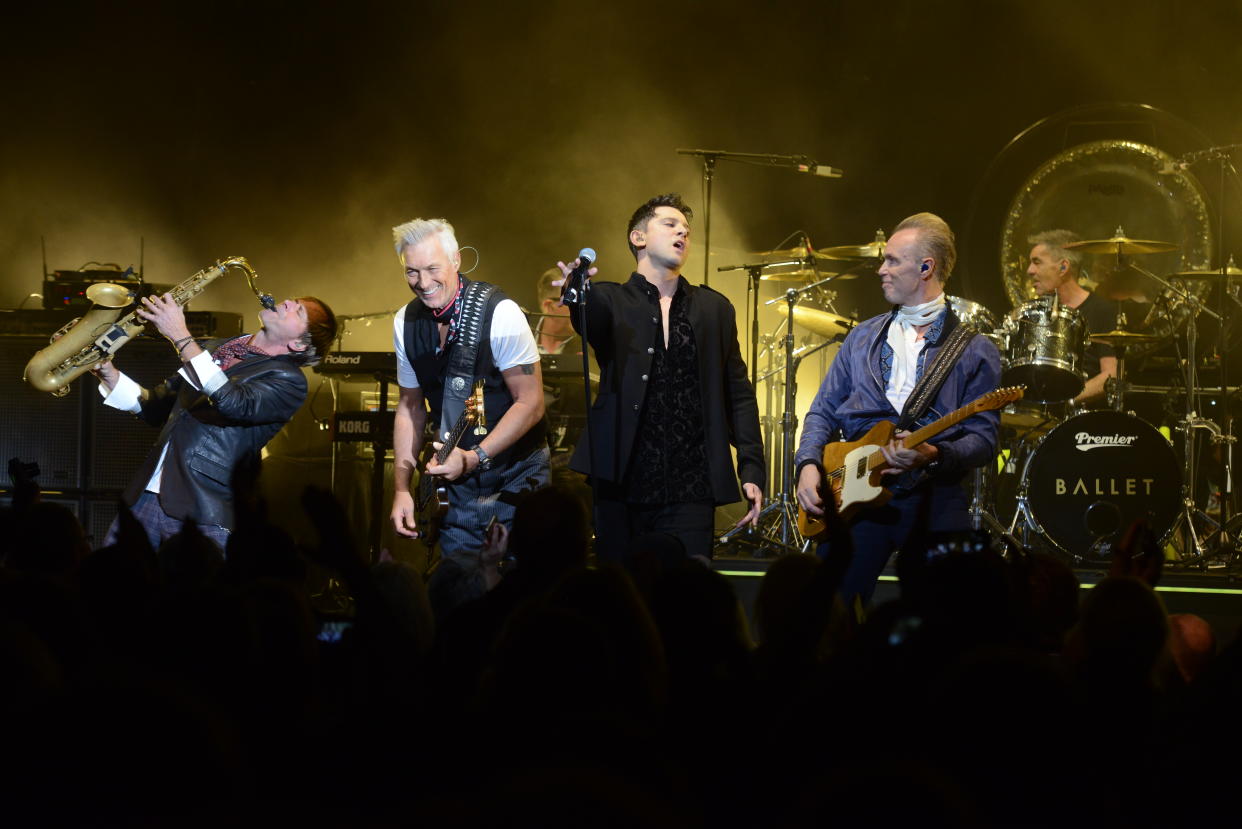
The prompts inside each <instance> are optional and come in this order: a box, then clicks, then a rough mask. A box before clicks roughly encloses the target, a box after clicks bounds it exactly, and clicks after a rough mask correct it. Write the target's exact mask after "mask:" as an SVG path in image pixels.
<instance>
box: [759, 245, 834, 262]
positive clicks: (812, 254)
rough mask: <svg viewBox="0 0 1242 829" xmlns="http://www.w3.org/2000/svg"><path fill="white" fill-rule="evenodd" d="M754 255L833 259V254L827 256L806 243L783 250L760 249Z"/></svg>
mask: <svg viewBox="0 0 1242 829" xmlns="http://www.w3.org/2000/svg"><path fill="white" fill-rule="evenodd" d="M752 256H769V257H771V258H773V259H831V258H832V257H831V256H825V255H824V254H822V253H820V252H819V251H817V250H814V249H813V248H808V247H806V246H805V245H798V246H797V247H793V248H784V249H782V250H760V251H755V252H754V253H753V254H752Z"/></svg>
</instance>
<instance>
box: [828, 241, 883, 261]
mask: <svg viewBox="0 0 1242 829" xmlns="http://www.w3.org/2000/svg"><path fill="white" fill-rule="evenodd" d="M885 244H886V243H885V242H868V243H867V244H865V245H837V246H835V247H831V248H823V249H822V250H820V251H819V252H818V253H819V255H820V256H823V257H824V258H825V259H880V258H882V257H883V256H884V245H885Z"/></svg>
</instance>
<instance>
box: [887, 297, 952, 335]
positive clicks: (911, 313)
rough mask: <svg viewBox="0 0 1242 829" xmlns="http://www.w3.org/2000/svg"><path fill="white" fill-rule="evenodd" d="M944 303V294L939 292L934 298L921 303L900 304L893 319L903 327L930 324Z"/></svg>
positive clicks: (942, 308) (938, 314) (941, 309)
mask: <svg viewBox="0 0 1242 829" xmlns="http://www.w3.org/2000/svg"><path fill="white" fill-rule="evenodd" d="M944 304H945V303H944V294H943V293H941V294H940V295H939V296H938V297H936V298H935V299H929V300H928V301H927V302H924V303H923V304H922V305H902V306H901V307H899V308H898V309H897V319H896V320H894V321H895V322H897V323H899V324H901V325H902V326H903V327H904V326H907V325H914V326H920V325H930V324H931V323H932V322H933V321H934V320H935V319H936V317H938V316H940V312H941V311H943V310H944Z"/></svg>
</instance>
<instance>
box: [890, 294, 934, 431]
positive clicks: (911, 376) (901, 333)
mask: <svg viewBox="0 0 1242 829" xmlns="http://www.w3.org/2000/svg"><path fill="white" fill-rule="evenodd" d="M944 306H945V300H944V294H943V293H941V294H940V296H938V297H936V298H935V299H932V300H928V301H927V302H924V303H922V304H921V305H903V306H901V307H899V308H898V309H897V315H896V317H895V318H894V319H893V321H892V322H891V323H889V325H888V346H889V348H891V349H892V350H893V373H892V375H891V376H890V378H889V386H888V388H887V389H886V390H885V393H886V396H887V397H888V400H889V402H890V403H892V404H893V409H895V410H896V411H898V412H900V411H901V409H902V406H904V405H905V403H906V398H908V397H909V396H910V392H911V391H912V390H913V389H914V381H915V375H916V374H917V373H918V358H917V356H915V355H917V353H918V351H919V350H921V347H918V346H916V345H915V342H916V341H917V339H918V334H917V332H915V330H914V329H915V328H917V327H919V326H923V325H930V324H931V323H932V322H934V321H935V320H936V317H938V316H940V314H941V312H942V311H944ZM911 349H915V351H914V352H913V353H911Z"/></svg>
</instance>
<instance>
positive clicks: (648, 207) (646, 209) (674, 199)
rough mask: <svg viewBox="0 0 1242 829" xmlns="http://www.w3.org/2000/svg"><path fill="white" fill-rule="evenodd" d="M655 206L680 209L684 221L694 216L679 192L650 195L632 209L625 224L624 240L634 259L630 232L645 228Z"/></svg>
mask: <svg viewBox="0 0 1242 829" xmlns="http://www.w3.org/2000/svg"><path fill="white" fill-rule="evenodd" d="M657 207H671V208H673V209H674V210H680V211H681V213H682V214H683V215H684V216H685V217H686V221H687V222H688V221H690V220H691V219H692V218H694V211H693V210H691V209H690V208H689V207H688V206H687V205H686V203H685V202H684V201H682V200H681V195H680V194H679V193H661V194H660V195H658V196H652V197H651V198H649V199H647V201H646V202H645V203H644V204H643V206H642V207H640V208H638V209H637V210H635V211H634V215H633V216H630V223H629V224H628V225H626V226H625V242H626V244H628V245H629V246H630V253H631V254H632V255H633V256H634V258H635V259H637V258H638V248H636V247H634V243H633V242H631V241H630V233H632V232H633V231H635V230H638V229H640V228H641V229H643V230H646V229H647V222H649V221H651V219H652V217H654V216H655V212H656V208H657Z"/></svg>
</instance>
